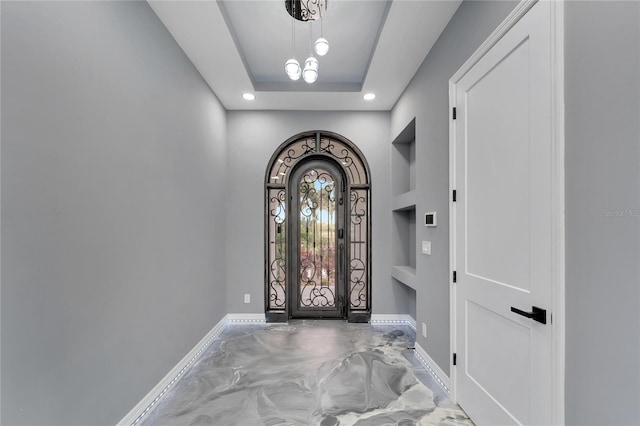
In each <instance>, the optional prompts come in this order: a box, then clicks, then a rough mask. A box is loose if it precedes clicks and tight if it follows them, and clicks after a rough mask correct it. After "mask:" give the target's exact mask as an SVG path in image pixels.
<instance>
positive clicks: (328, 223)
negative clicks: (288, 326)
mask: <svg viewBox="0 0 640 426" xmlns="http://www.w3.org/2000/svg"><path fill="white" fill-rule="evenodd" d="M370 185H371V182H370V173H369V167H368V165H367V163H366V160H365V158H364V156H363V155H362V153H361V152H360V150H359V149H358V148H357V147H356V146H355V145H354V144H353V143H351V142H350V141H349V140H347V139H346V138H344V137H342V136H340V135H337V134H335V133H329V132H306V133H301V134H299V135H296V136H294V137H292V138H291V139H289V140H288V141H286V142H285V143H283V144H282V145H281V146H280V147H279V148H278V149H277V150H276V152H275V153H274V154H273V156H272V157H271V161H270V162H269V165H268V166H267V173H266V177H265V316H266V318H267V321H287V320H288V319H290V318H347V319H348V320H349V321H351V322H367V321H369V319H370V318H371V208H370V205H371V186H370Z"/></svg>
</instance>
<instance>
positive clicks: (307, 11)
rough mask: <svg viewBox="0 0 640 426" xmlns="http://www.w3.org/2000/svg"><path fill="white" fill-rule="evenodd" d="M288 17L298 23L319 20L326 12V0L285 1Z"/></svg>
mask: <svg viewBox="0 0 640 426" xmlns="http://www.w3.org/2000/svg"><path fill="white" fill-rule="evenodd" d="M284 4H285V7H286V9H287V12H288V13H289V15H291V16H292V17H294V18H295V19H297V20H298V21H303V22H306V21H315V20H317V19H321V18H322V16H324V13H325V12H326V11H327V0H285V1H284Z"/></svg>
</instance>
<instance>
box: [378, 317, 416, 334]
mask: <svg viewBox="0 0 640 426" xmlns="http://www.w3.org/2000/svg"><path fill="white" fill-rule="evenodd" d="M369 322H370V323H371V324H406V325H408V326H409V327H411V328H412V329H413V331H416V320H415V319H414V318H413V317H412V316H411V315H407V314H371V320H370V321H369Z"/></svg>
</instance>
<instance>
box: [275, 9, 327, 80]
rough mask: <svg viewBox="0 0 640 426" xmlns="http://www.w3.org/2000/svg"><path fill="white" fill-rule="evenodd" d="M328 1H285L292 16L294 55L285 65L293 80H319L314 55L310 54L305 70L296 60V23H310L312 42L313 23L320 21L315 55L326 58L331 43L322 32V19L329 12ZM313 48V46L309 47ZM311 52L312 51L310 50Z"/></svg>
mask: <svg viewBox="0 0 640 426" xmlns="http://www.w3.org/2000/svg"><path fill="white" fill-rule="evenodd" d="M327 1H328V0H285V1H284V6H285V9H286V10H287V13H289V15H290V16H291V18H293V19H291V45H292V54H291V58H290V59H289V60H288V61H287V62H286V63H285V66H284V70H285V73H286V74H287V76H289V78H290V79H291V80H294V81H295V80H298V79H299V78H300V76H302V79H303V80H304V81H306V82H307V83H314V82H315V81H316V80H317V79H318V60H317V59H316V58H314V57H313V53H312V52H311V53H310V54H309V57H308V58H307V60H306V61H305V65H304V69H302V68H301V67H300V63H299V62H298V61H297V60H296V58H295V50H296V33H295V25H294V23H295V21H294V19H297V20H298V21H302V22H310V23H309V37H310V40H309V41H310V42H311V40H312V31H311V30H312V29H311V23H312V22H313V21H315V20H318V19H319V20H320V38H319V39H318V40H316V42H315V43H314V44H313V48H314V50H315V53H316V54H317V55H318V56H324V55H326V54H327V52H328V51H329V42H328V41H327V39H326V38H324V34H323V30H322V17H323V16H324V14H325V12H326V11H327ZM309 47H310V48H311V44H310V45H309ZM310 50H311V49H310Z"/></svg>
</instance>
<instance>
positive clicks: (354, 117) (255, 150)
mask: <svg viewBox="0 0 640 426" xmlns="http://www.w3.org/2000/svg"><path fill="white" fill-rule="evenodd" d="M227 128H228V138H229V139H228V147H227V150H228V160H229V163H228V164H227V167H228V173H227V178H228V181H227V182H228V192H227V199H226V205H227V208H228V217H227V229H228V235H227V247H226V248H227V259H228V263H227V283H228V284H227V285H228V288H227V308H228V311H229V312H238V313H246V312H255V313H260V312H264V245H263V244H264V242H263V235H264V177H265V171H266V168H267V163H268V162H269V159H270V158H271V155H272V154H273V153H274V151H275V150H276V149H277V148H278V146H279V145H280V144H281V143H283V142H284V141H285V140H287V139H288V138H290V137H291V136H293V135H296V134H298V133H300V132H303V131H308V130H328V131H332V132H336V133H339V134H341V135H342V136H345V137H346V138H348V139H349V140H351V141H352V142H353V143H355V144H356V145H357V146H358V148H360V150H361V151H362V153H363V154H364V156H365V157H366V159H367V161H368V163H369V167H370V169H371V174H372V201H373V207H372V214H373V224H372V230H373V240H372V243H373V254H372V255H373V259H372V266H373V271H372V275H373V277H372V286H373V302H372V303H373V312H374V313H377V314H382V313H385V314H386V313H401V314H406V313H409V309H410V308H409V306H408V302H409V300H410V296H408V295H407V294H406V291H405V290H403V289H399V288H397V286H399V285H401V284H397V283H392V282H391V278H390V269H391V263H390V253H389V245H388V243H389V232H390V225H391V213H390V179H389V173H390V172H389V165H390V153H391V141H390V137H389V113H382V112H294V111H280V112H278V111H255V112H242V111H230V112H228V113H227ZM244 293H250V294H251V303H250V304H244V303H243V294H244Z"/></svg>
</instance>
